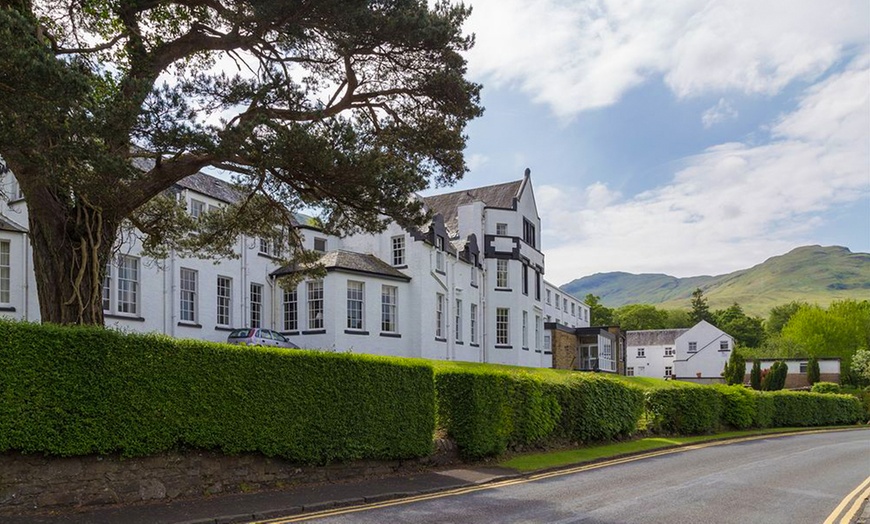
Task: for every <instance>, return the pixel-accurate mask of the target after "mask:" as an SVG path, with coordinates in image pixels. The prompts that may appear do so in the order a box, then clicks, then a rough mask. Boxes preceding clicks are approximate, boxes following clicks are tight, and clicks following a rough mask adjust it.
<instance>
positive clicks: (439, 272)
mask: <svg viewBox="0 0 870 524" xmlns="http://www.w3.org/2000/svg"><path fill="white" fill-rule="evenodd" d="M435 272H436V273H438V274H439V275H447V272H446V271H441V270H440V269H436V270H435Z"/></svg>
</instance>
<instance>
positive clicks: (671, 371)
mask: <svg viewBox="0 0 870 524" xmlns="http://www.w3.org/2000/svg"><path fill="white" fill-rule="evenodd" d="M673 374H674V367H673V366H665V376H666V377H670V376H671V375H673Z"/></svg>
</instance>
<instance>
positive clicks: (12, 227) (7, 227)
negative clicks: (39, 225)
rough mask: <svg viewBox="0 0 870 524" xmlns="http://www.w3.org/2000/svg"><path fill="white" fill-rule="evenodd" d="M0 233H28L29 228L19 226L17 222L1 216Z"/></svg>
mask: <svg viewBox="0 0 870 524" xmlns="http://www.w3.org/2000/svg"><path fill="white" fill-rule="evenodd" d="M0 231H12V232H14V233H27V228H25V227H23V226H20V225H18V224H17V223H16V222H15V221H13V220H10V219H9V218H6V217H5V216H3V215H0Z"/></svg>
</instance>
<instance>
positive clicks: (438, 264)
mask: <svg viewBox="0 0 870 524" xmlns="http://www.w3.org/2000/svg"><path fill="white" fill-rule="evenodd" d="M435 271H439V272H441V273H445V272H446V267H445V261H444V237H442V236H440V235H436V236H435Z"/></svg>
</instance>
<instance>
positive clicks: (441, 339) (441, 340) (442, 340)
mask: <svg viewBox="0 0 870 524" xmlns="http://www.w3.org/2000/svg"><path fill="white" fill-rule="evenodd" d="M435 342H447V339H446V338H441V337H435Z"/></svg>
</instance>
